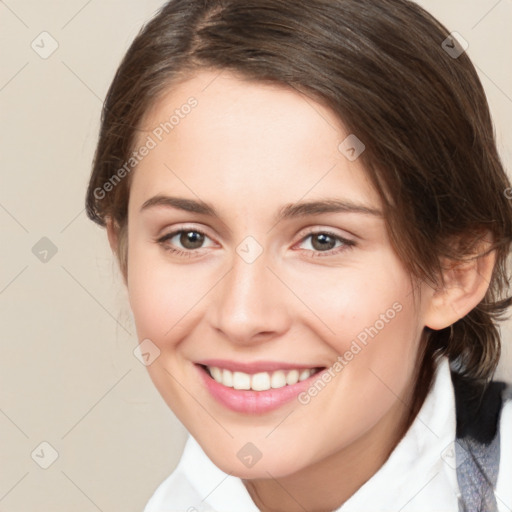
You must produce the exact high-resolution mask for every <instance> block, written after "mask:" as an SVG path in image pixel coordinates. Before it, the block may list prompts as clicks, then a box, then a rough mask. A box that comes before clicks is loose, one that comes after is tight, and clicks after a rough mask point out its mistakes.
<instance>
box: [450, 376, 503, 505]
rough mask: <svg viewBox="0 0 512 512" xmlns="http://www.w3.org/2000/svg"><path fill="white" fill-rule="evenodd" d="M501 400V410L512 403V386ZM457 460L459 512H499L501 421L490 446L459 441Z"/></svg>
mask: <svg viewBox="0 0 512 512" xmlns="http://www.w3.org/2000/svg"><path fill="white" fill-rule="evenodd" d="M501 396H502V400H503V402H502V406H503V404H504V403H505V401H506V400H512V385H510V384H509V385H508V386H507V387H506V388H505V389H504V390H503V391H502V395H501ZM508 435H510V433H509V434H508ZM455 457H456V459H455V460H456V464H457V480H458V482H459V488H460V493H461V496H460V498H459V512H497V511H498V505H497V502H496V497H495V495H494V489H495V487H496V483H497V481H498V472H499V463H500V431H499V420H498V429H497V432H496V435H495V436H494V438H493V440H492V441H491V443H490V444H484V443H480V442H478V441H476V440H475V439H473V438H472V437H470V436H466V437H463V438H458V439H457V440H456V442H455Z"/></svg>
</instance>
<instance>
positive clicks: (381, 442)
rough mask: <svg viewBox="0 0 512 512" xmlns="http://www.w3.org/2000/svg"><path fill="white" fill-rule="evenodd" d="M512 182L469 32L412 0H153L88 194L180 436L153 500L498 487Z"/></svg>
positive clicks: (444, 497)
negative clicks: (465, 40)
mask: <svg viewBox="0 0 512 512" xmlns="http://www.w3.org/2000/svg"><path fill="white" fill-rule="evenodd" d="M509 188H510V183H509V181H508V180H507V178H506V175H505V172H504V170H503V168H502V165H501V163H500V159H499V157H498V154H497V150H496V145H495V141H494V137H493V131H492V123H491V119H490V115H489V111H488V106H487V102H486V99H485V95H484V92H483V90H482V86H481V84H480V82H479V80H478V77H477V74H476V72H475V70H474V68H473V66H472V64H471V63H470V61H469V59H468V57H467V56H466V55H465V53H464V47H463V45H461V43H459V42H458V41H457V40H456V38H455V37H453V36H450V34H449V32H448V31H447V30H446V29H445V28H444V27H443V26H441V25H440V24H439V23H438V22H437V21H436V20H434V19H433V18H432V17H431V16H430V15H428V14H427V13H426V12H425V11H424V10H422V9H421V8H420V7H418V6H417V5H415V4H413V3H411V2H408V1H405V0H393V1H390V0H383V1H378V2H375V1H369V0H368V1H355V0H337V1H326V0H313V1H307V2H306V1H299V2H291V1H284V0H277V1H276V0H272V1H270V0H260V1H255V0H253V1H249V0H247V1H244V0H237V1H235V0H223V1H221V0H212V1H208V2H206V1H190V0H188V1H180V0H177V1H171V2H169V3H168V4H167V5H165V6H164V7H163V8H162V10H161V11H160V12H159V13H158V14H157V15H156V16H155V18H154V19H153V20H152V21H151V22H150V23H148V24H147V25H146V26H145V27H144V28H143V30H142V31H141V33H140V34H139V35H138V37H137V38H136V39H135V41H134V42H133V44H132V46H131V47H130V49H129V50H128V52H127V54H126V56H125V58H124V60H123V62H122V63H121V65H120V67H119V69H118V71H117V74H116V76H115V78H114V81H113V83H112V85H111V88H110V90H109V93H108V95H107V99H106V102H105V106H104V112H103V119H102V127H101V133H100V138H99V142H98V147H97V152H96V157H95V162H94V168H93V172H92V176H91V181H90V184H89V190H88V195H87V209H88V213H89V216H90V217H91V218H92V219H93V220H95V221H96V222H98V223H99V224H101V225H104V226H106V227H107V232H108V236H109V240H110V243H111V246H112V248H113V250H114V252H115V253H116V255H117V257H118V259H119V263H120V268H121V271H122V273H123V276H124V278H125V282H126V285H127V288H128V293H129V299H130V305H131V308H132V310H133V313H134V318H135V323H136V326H137V333H138V337H139V340H140V341H141V347H143V348H142V349H141V351H142V352H143V353H144V354H146V363H147V366H148V371H149V374H150V376H151V378H152V380H153V382H154V384H155V385H156V387H157V389H158V390H159V392H160V393H161V395H162V397H163V398H164V400H165V401H166V403H167V404H168V405H169V407H170V408H171V409H172V410H173V411H174V413H175V414H176V415H177V417H178V418H179V419H180V420H181V421H182V422H183V424H184V425H185V427H186V428H187V429H188V430H189V432H190V434H191V437H190V439H189V441H188V443H187V446H186V448H185V452H184V454H183V457H182V460H181V461H180V464H179V466H178V468H177V469H176V470H175V472H174V473H173V474H172V475H171V476H170V477H169V478H168V479H167V480H166V481H165V482H164V483H163V484H162V485H161V486H160V487H159V489H158V490H157V491H156V492H155V494H154V496H153V497H152V499H151V500H150V502H149V503H148V505H147V507H146V512H153V511H161V510H180V511H184V510H188V511H195V510H216V511H222V512H226V511H237V512H240V511H250V510H263V511H290V512H293V511H301V510H308V511H309V510H310V511H330V510H339V511H343V512H346V511H362V510H365V511H367V510H372V511H376V510H387V511H391V510H393V511H396V510H404V511H405V510H407V511H427V510H428V511H432V510H447V511H448V510H458V509H459V508H460V509H461V510H465V509H467V510H507V508H506V507H510V506H512V496H511V494H510V490H509V488H508V487H509V486H508V485H507V482H508V481H510V478H511V477H512V467H511V460H512V459H511V456H512V446H511V439H510V432H511V429H512V406H511V403H510V400H508V397H509V391H507V390H505V386H504V385H501V384H499V383H493V384H489V382H490V380H491V378H492V375H493V372H494V370H495V368H496V365H497V363H498V360H499V354H500V339H499V332H498V326H497V321H498V319H499V317H500V315H501V314H503V313H504V312H505V310H506V308H507V307H508V306H509V305H510V299H509V298H507V297H506V291H507V287H508V281H507V268H506V258H507V255H508V253H509V250H510V242H511V239H512V238H511V237H512V214H511V209H510V204H509V202H508V200H507V198H506V190H508V189H509ZM500 433H501V435H500ZM475 461H476V462H475ZM482 461H483V462H482ZM498 468H499V474H498ZM503 507H505V508H503Z"/></svg>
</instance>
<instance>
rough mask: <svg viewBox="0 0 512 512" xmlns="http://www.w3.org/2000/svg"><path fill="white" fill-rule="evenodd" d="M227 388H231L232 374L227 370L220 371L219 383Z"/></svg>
mask: <svg viewBox="0 0 512 512" xmlns="http://www.w3.org/2000/svg"><path fill="white" fill-rule="evenodd" d="M219 382H220V383H221V384H224V386H227V387H228V388H232V387H233V374H232V373H231V372H230V371H229V370H222V381H219Z"/></svg>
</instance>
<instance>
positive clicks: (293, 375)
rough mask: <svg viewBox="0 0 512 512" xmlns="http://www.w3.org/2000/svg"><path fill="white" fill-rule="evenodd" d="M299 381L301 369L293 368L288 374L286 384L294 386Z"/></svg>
mask: <svg viewBox="0 0 512 512" xmlns="http://www.w3.org/2000/svg"><path fill="white" fill-rule="evenodd" d="M297 382H299V370H292V371H291V372H288V375H287V376H286V384H288V386H293V384H297Z"/></svg>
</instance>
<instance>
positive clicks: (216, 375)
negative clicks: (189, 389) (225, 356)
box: [210, 366, 222, 382]
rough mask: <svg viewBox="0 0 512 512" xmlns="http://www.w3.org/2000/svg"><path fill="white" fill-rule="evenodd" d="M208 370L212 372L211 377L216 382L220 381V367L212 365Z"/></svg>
mask: <svg viewBox="0 0 512 512" xmlns="http://www.w3.org/2000/svg"><path fill="white" fill-rule="evenodd" d="M210 372H211V374H212V377H213V378H214V379H215V380H216V381H217V382H222V370H221V369H220V368H217V367H215V366H212V367H211V368H210Z"/></svg>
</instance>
